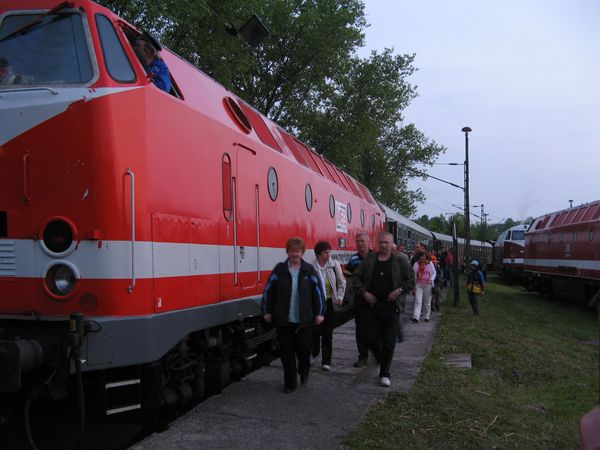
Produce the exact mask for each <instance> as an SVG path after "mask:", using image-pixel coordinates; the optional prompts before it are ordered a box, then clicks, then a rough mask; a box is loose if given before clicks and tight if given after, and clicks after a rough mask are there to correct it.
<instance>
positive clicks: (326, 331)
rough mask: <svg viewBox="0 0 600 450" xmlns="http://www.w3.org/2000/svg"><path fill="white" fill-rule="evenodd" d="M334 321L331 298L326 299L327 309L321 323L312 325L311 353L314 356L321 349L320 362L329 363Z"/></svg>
mask: <svg viewBox="0 0 600 450" xmlns="http://www.w3.org/2000/svg"><path fill="white" fill-rule="evenodd" d="M334 323H335V311H334V310H333V300H332V299H330V298H328V299H327V311H325V318H324V320H323V323H321V325H319V326H318V327H314V329H315V334H314V339H313V350H312V355H313V356H314V357H315V358H316V357H317V356H318V355H319V351H320V350H321V351H322V352H323V354H322V355H321V364H327V365H330V364H331V354H332V352H333V328H334Z"/></svg>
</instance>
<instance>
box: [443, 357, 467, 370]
mask: <svg viewBox="0 0 600 450" xmlns="http://www.w3.org/2000/svg"><path fill="white" fill-rule="evenodd" d="M444 362H445V363H446V364H447V365H449V366H452V367H456V368H457V369H470V368H471V354H470V353H452V354H451V355H448V356H446V357H444Z"/></svg>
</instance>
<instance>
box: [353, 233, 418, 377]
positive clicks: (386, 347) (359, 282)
mask: <svg viewBox="0 0 600 450" xmlns="http://www.w3.org/2000/svg"><path fill="white" fill-rule="evenodd" d="M393 245H394V240H393V237H392V235H391V234H390V233H388V232H385V231H384V232H382V233H380V234H379V236H378V251H377V253H376V254H375V253H372V254H369V255H367V257H366V258H365V259H364V260H363V262H362V264H361V265H360V266H358V268H357V269H356V271H355V272H354V274H353V275H352V282H353V285H354V287H355V289H356V293H357V297H359V298H362V299H363V300H364V301H365V302H366V303H367V304H368V305H369V306H370V307H371V308H372V309H373V314H374V317H375V327H376V329H375V330H373V331H374V333H369V334H370V338H371V339H372V340H371V342H370V345H369V346H370V347H371V348H373V347H374V348H381V354H380V367H379V383H380V384H381V386H390V385H391V381H390V367H391V365H392V358H393V357H394V350H395V348H396V336H397V334H398V318H399V314H400V306H401V305H402V303H403V301H404V298H405V296H406V294H407V293H408V292H410V291H411V290H412V289H413V288H414V287H415V273H414V271H413V269H412V267H410V264H409V261H408V258H407V257H406V256H404V255H394V254H392V248H393ZM378 346H380V347H378Z"/></svg>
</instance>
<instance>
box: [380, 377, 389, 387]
mask: <svg viewBox="0 0 600 450" xmlns="http://www.w3.org/2000/svg"><path fill="white" fill-rule="evenodd" d="M379 385H380V386H385V387H389V386H391V385H392V382H391V381H390V379H389V378H388V377H381V378H380V379H379Z"/></svg>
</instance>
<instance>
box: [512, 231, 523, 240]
mask: <svg viewBox="0 0 600 450" xmlns="http://www.w3.org/2000/svg"><path fill="white" fill-rule="evenodd" d="M512 240H513V241H523V240H525V231H524V230H513V232H512Z"/></svg>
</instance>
